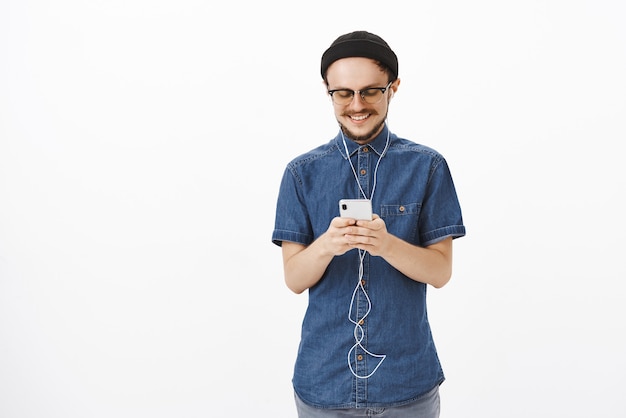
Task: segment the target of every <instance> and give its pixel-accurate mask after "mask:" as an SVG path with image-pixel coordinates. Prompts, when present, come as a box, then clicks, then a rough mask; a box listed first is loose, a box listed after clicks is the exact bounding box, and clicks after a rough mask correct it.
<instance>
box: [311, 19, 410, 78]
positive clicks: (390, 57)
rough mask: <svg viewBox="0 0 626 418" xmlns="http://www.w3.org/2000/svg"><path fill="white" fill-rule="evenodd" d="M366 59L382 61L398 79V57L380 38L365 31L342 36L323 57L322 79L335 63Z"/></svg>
mask: <svg viewBox="0 0 626 418" xmlns="http://www.w3.org/2000/svg"><path fill="white" fill-rule="evenodd" d="M349 57H364V58H371V59H374V60H376V61H380V62H382V63H383V64H385V65H386V66H387V67H389V69H390V70H391V72H392V73H393V78H394V79H396V78H398V57H396V54H395V53H394V52H393V51H392V50H391V48H390V47H389V45H387V42H385V41H384V40H383V39H382V38H381V37H380V36H378V35H374V34H373V33H369V32H365V31H356V32H351V33H347V34H345V35H341V36H340V37H339V38H337V39H335V42H333V43H332V44H331V45H330V47H329V48H328V49H327V50H326V52H324V54H323V55H322V78H324V74H325V73H326V70H328V67H329V66H330V64H332V63H333V62H335V61H337V60H340V59H342V58H349Z"/></svg>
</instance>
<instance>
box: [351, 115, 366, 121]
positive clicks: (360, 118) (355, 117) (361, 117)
mask: <svg viewBox="0 0 626 418" xmlns="http://www.w3.org/2000/svg"><path fill="white" fill-rule="evenodd" d="M367 116H368V115H365V116H352V119H354V120H363V119H365V118H367Z"/></svg>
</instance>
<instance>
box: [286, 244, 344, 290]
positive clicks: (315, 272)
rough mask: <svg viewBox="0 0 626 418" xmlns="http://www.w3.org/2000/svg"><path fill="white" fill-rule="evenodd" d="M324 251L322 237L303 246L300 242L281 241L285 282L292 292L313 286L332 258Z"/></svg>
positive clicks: (330, 254) (331, 255)
mask: <svg viewBox="0 0 626 418" xmlns="http://www.w3.org/2000/svg"><path fill="white" fill-rule="evenodd" d="M333 257H334V256H333V254H332V253H330V252H328V251H326V250H325V248H324V245H323V237H320V239H318V240H316V241H315V242H313V243H312V244H311V245H309V246H307V247H305V246H304V245H301V244H295V243H292V242H283V264H284V273H285V283H286V285H287V287H288V288H289V289H290V290H291V291H293V292H294V293H302V292H304V291H305V290H306V289H308V288H310V287H312V286H314V285H315V284H316V283H317V282H318V281H320V279H321V278H322V276H323V275H324V272H325V271H326V268H327V267H328V264H329V263H330V262H331V260H332V259H333Z"/></svg>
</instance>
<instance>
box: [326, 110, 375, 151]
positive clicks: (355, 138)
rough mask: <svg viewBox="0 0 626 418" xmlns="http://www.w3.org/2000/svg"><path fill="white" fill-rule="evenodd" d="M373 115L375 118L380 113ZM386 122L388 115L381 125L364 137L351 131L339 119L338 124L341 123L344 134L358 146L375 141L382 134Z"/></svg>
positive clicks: (373, 113)
mask: <svg viewBox="0 0 626 418" xmlns="http://www.w3.org/2000/svg"><path fill="white" fill-rule="evenodd" d="M371 115H372V116H375V115H378V113H376V112H372V113H371ZM344 116H346V115H344ZM385 120H387V115H385V117H384V118H383V119H381V121H380V122H379V123H377V124H376V125H375V126H374V127H373V128H372V129H371V130H370V131H369V132H367V133H365V134H364V135H357V134H356V133H354V132H352V131H350V129H349V128H348V127H346V126H345V125H343V124H342V123H341V122H340V121H339V120H338V119H337V122H338V123H339V127H340V128H341V132H343V134H344V135H345V136H347V137H348V138H350V139H351V140H353V141H354V142H356V143H358V144H365V143H367V142H369V141H371V140H373V139H374V138H375V137H376V135H378V133H379V132H380V129H381V128H382V126H383V125H384V124H385Z"/></svg>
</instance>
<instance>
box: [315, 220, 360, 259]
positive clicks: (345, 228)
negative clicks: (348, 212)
mask: <svg viewBox="0 0 626 418" xmlns="http://www.w3.org/2000/svg"><path fill="white" fill-rule="evenodd" d="M356 224H357V221H356V220H355V219H350V218H339V217H337V218H333V220H332V221H331V222H330V225H329V226H328V229H327V230H326V232H325V233H324V235H323V238H324V240H323V242H324V244H323V247H324V249H325V251H326V252H327V253H329V254H332V255H333V256H335V255H342V254H344V253H346V252H347V251H349V250H351V249H353V248H355V247H354V246H352V245H351V243H350V242H349V241H348V240H347V239H346V234H347V233H348V232H349V231H350V228H354V227H355V226H356Z"/></svg>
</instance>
